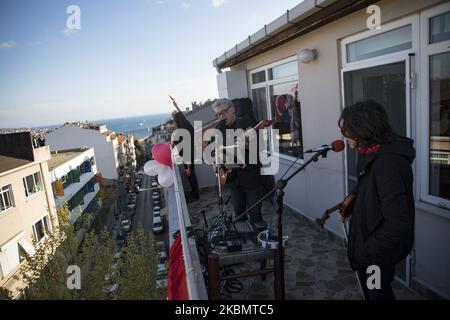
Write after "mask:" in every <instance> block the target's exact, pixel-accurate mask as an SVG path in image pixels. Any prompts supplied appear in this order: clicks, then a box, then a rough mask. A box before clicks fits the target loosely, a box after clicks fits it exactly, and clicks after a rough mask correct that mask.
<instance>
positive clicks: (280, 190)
mask: <svg viewBox="0 0 450 320" xmlns="http://www.w3.org/2000/svg"><path fill="white" fill-rule="evenodd" d="M330 150H331V149H323V150H319V151H317V152H316V153H315V154H314V155H313V156H312V157H311V158H310V159H309V160H308V161H306V162H305V163H304V164H303V165H302V166H300V167H299V168H298V169H297V170H295V171H294V172H293V173H292V174H290V175H289V176H288V177H287V178H286V179H280V180H278V181H277V183H276V184H275V188H273V189H272V190H271V191H269V192H268V193H267V194H266V195H265V196H263V197H262V198H261V199H259V200H258V201H257V202H255V203H254V204H253V205H252V206H251V207H250V208H248V209H247V210H246V211H245V212H243V213H242V214H240V215H239V216H237V217H236V218H235V219H234V222H236V221H237V220H239V219H240V218H241V217H242V216H244V215H246V214H247V213H248V212H250V211H251V210H252V209H253V208H255V207H256V206H257V205H259V204H260V203H261V202H263V201H264V200H265V199H266V198H268V197H269V196H270V195H272V194H273V193H276V195H277V214H278V260H279V262H280V263H279V275H280V281H281V284H280V291H281V292H280V293H281V300H285V286H284V249H283V226H282V224H281V217H282V214H283V199H284V188H285V187H286V186H287V183H288V182H289V180H291V179H292V178H293V177H295V176H296V175H297V174H298V173H299V172H300V171H302V170H303V169H305V168H306V167H307V166H308V165H309V164H310V163H311V162H317V161H318V160H319V158H320V157H322V158H326V157H327V153H328V151H330ZM268 237H269V233H267V238H268ZM267 240H268V239H267Z"/></svg>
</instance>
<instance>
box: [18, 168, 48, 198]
mask: <svg viewBox="0 0 450 320" xmlns="http://www.w3.org/2000/svg"><path fill="white" fill-rule="evenodd" d="M36 173H37V174H38V175H39V179H40V180H41V183H40V184H38V183H36V179H35V176H34V175H35V174H36ZM29 176H32V177H33V184H34V185H35V186H37V185H40V188H39V189H37V190H36V191H34V192H32V193H29V192H28V182H27V179H26V178H28V177H29ZM22 181H23V182H24V187H25V196H26V197H27V198H29V197H31V196H32V195H34V194H36V193H39V192H41V191H43V190H44V181H43V180H42V174H41V172H40V171H36V172H33V173H32V174H28V175H26V176H24V177H23V178H22Z"/></svg>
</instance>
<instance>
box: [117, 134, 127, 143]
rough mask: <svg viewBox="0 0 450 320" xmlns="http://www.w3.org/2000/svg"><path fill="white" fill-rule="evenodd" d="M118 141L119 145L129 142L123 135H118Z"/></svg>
mask: <svg viewBox="0 0 450 320" xmlns="http://www.w3.org/2000/svg"><path fill="white" fill-rule="evenodd" d="M117 140H118V141H119V143H121V144H122V143H124V142H125V141H127V137H126V136H124V135H123V134H118V135H117Z"/></svg>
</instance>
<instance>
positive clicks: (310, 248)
mask: <svg viewBox="0 0 450 320" xmlns="http://www.w3.org/2000/svg"><path fill="white" fill-rule="evenodd" d="M227 197H228V193H227V192H226V191H225V192H224V199H225V200H226V199H227ZM217 203H218V197H217V188H205V189H202V190H201V199H200V200H199V201H196V202H193V203H190V204H189V205H188V207H189V212H190V215H191V219H192V224H193V226H194V228H198V227H203V218H202V214H201V213H200V211H201V210H202V209H205V211H206V215H207V219H209V218H211V217H214V216H217V215H218V212H219V209H218V205H217ZM225 210H226V212H227V213H231V212H233V209H232V206H231V201H230V202H229V203H228V205H227V206H226V208H225ZM271 214H272V206H271V204H270V202H269V201H264V204H263V215H264V219H265V220H266V221H267V222H268V223H269V222H270V220H271ZM283 214H284V215H283V234H284V235H288V236H289V241H288V245H287V247H286V251H285V252H286V254H285V290H286V298H287V299H309V300H311V299H313V300H323V299H345V300H348V299H350V300H360V299H361V296H360V293H359V289H358V285H357V281H356V278H355V275H354V273H353V271H352V270H351V268H350V265H349V263H348V260H347V255H346V249H345V247H344V244H343V242H342V240H340V239H339V240H336V239H334V240H333V238H334V236H332V235H331V236H330V233H329V232H327V231H325V230H319V229H318V228H317V227H316V226H315V225H314V223H313V222H311V221H310V220H309V219H307V218H305V217H304V216H302V215H301V214H299V213H297V212H295V211H294V210H292V209H290V208H288V207H286V208H285V210H284V211H283ZM276 221H277V218H276V216H274V217H273V228H272V229H275V228H276ZM272 265H273V260H272V259H271V260H269V263H268V266H272ZM258 267H259V263H253V265H252V266H250V265H240V266H238V267H233V268H235V270H234V271H235V272H240V271H245V270H250V269H253V270H255V269H257V268H258ZM239 280H240V283H241V285H242V287H243V288H242V290H241V291H240V292H239V293H228V292H227V291H225V290H222V297H223V298H224V299H263V300H264V299H274V290H273V274H270V275H268V276H267V278H266V280H261V277H248V278H240V279H239ZM394 292H395V295H396V298H397V299H405V300H406V299H407V300H410V299H423V297H421V296H419V295H418V294H416V293H415V292H413V291H411V290H409V289H408V288H406V287H404V286H403V285H401V284H400V283H399V282H397V281H395V282H394Z"/></svg>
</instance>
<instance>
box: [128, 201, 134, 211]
mask: <svg viewBox="0 0 450 320" xmlns="http://www.w3.org/2000/svg"><path fill="white" fill-rule="evenodd" d="M135 208H136V203H131V202H128V204H127V210H129V209H131V210H134V209H135Z"/></svg>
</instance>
